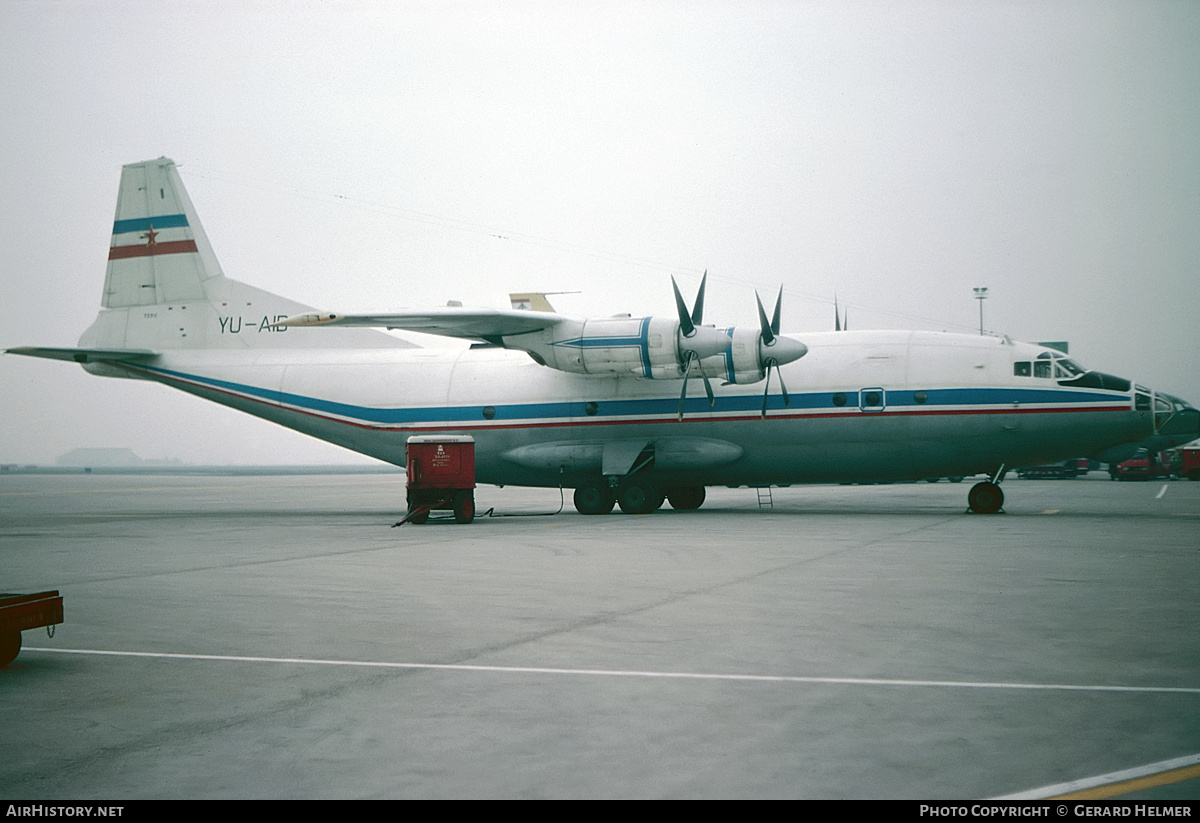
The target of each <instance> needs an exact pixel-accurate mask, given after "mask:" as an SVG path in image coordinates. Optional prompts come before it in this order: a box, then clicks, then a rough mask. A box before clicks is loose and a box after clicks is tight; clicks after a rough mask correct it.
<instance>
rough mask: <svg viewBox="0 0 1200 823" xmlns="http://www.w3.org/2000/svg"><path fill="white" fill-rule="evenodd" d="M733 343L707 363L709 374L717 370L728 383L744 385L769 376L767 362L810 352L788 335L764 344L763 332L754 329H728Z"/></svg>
mask: <svg viewBox="0 0 1200 823" xmlns="http://www.w3.org/2000/svg"><path fill="white" fill-rule="evenodd" d="M725 334H727V335H728V336H729V339H730V346H729V348H728V349H726V350H725V352H724V353H723V354H722V355H721V356H720V357H714V358H712V359H710V360H707V361H706V362H705V364H704V365H705V367H706V368H708V369H710V372H709V373H710V374H714V373H718V371H717V370H718V369H719V370H720V371H719V374H720V375H721V376H722V377H723V378H724V379H725V383H726V384H727V385H728V384H730V383H735V384H738V385H745V384H748V383H757V382H759V381H760V380H762V379H763V378H765V377H766V376H767V361H768V360H774V361H775V362H776V364H777V365H783V364H784V363H791V362H792V361H793V360H799V359H800V358H801V357H803V356H804V355H806V354H808V346H806V345H804V344H803V343H801V342H799V341H798V340H792V339H791V338H788V337H776V338H775V339H774V342H773V343H772V344H771V345H769V346H768V345H767V344H765V343H763V340H762V333H761V332H760V331H759V330H758V329H755V328H746V329H740V328H736V327H735V328H729V329H725Z"/></svg>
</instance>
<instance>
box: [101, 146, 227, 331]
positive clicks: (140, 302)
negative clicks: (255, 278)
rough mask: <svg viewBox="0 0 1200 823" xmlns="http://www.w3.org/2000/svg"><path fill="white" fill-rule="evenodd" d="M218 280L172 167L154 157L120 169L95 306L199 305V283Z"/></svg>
mask: <svg viewBox="0 0 1200 823" xmlns="http://www.w3.org/2000/svg"><path fill="white" fill-rule="evenodd" d="M220 276H222V274H221V266H220V264H219V263H217V258H216V255H214V254H213V250H212V246H210V245H209V243H208V237H207V236H206V235H205V233H204V229H203V228H202V227H201V225H200V220H199V219H198V218H197V216H196V209H195V207H194V206H193V205H192V201H191V200H190V199H189V198H188V195H187V191H186V190H185V189H184V187H183V183H182V181H180V179H179V172H178V171H177V170H176V168H175V163H174V162H173V161H171V160H168V159H167V158H165V157H160V158H159V159H157V160H148V161H146V162H144V163H133V164H131V165H128V166H125V167H124V168H123V169H122V170H121V188H120V192H119V193H118V195H117V213H116V218H115V219H114V220H113V234H112V245H111V246H110V248H109V251H108V272H107V274H106V276H105V278H104V296H103V298H102V300H101V304H102V305H103V306H104V307H105V308H106V309H116V308H125V307H128V306H153V305H158V304H160V303H171V302H177V301H184V300H202V299H204V297H205V294H204V281H205V280H208V279H209V278H212V277H220Z"/></svg>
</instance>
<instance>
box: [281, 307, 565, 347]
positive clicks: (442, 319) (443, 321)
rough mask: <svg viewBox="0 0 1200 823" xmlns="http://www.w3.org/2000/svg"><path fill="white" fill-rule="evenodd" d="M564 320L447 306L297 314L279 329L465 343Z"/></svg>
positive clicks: (526, 331)
mask: <svg viewBox="0 0 1200 823" xmlns="http://www.w3.org/2000/svg"><path fill="white" fill-rule="evenodd" d="M565 319H566V318H564V317H563V316H562V315H559V314H550V313H548V312H538V311H525V310H519V309H463V308H457V307H448V308H443V309H426V310H423V311H404V312H396V313H394V314H336V313H309V314H297V315H294V316H292V317H289V318H287V319H286V320H283V321H281V322H280V323H279V324H278V325H279V326H370V327H375V328H387V329H403V330H404V331H418V332H424V333H426V334H438V335H441V336H443V337H457V338H461V339H464V340H485V341H487V342H495V341H496V340H497V339H498V338H501V337H509V336H511V335H514V334H529V333H531V332H537V331H542V330H543V329H548V328H550V327H551V326H556V325H558V324H559V323H562V322H563V321H564V320H565Z"/></svg>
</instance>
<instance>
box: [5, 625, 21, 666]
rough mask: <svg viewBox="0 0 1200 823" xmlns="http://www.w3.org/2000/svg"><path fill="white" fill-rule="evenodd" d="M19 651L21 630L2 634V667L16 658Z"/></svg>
mask: <svg viewBox="0 0 1200 823" xmlns="http://www.w3.org/2000/svg"><path fill="white" fill-rule="evenodd" d="M19 651H21V633H20V632H9V633H8V634H0V669H3V668H4V667H5V666H7V665H8V664H9V663H11V662H13V661H14V660H16V659H17V652H19Z"/></svg>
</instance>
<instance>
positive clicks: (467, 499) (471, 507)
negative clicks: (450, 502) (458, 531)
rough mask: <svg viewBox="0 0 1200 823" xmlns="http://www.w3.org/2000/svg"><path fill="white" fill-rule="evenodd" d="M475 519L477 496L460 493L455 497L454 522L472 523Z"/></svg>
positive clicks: (469, 493) (470, 493) (471, 493)
mask: <svg viewBox="0 0 1200 823" xmlns="http://www.w3.org/2000/svg"><path fill="white" fill-rule="evenodd" d="M474 519H475V494H474V493H473V492H459V493H458V494H456V495H454V522H455V523H463V524H467V523H470V522H471V521H472V520H474Z"/></svg>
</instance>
